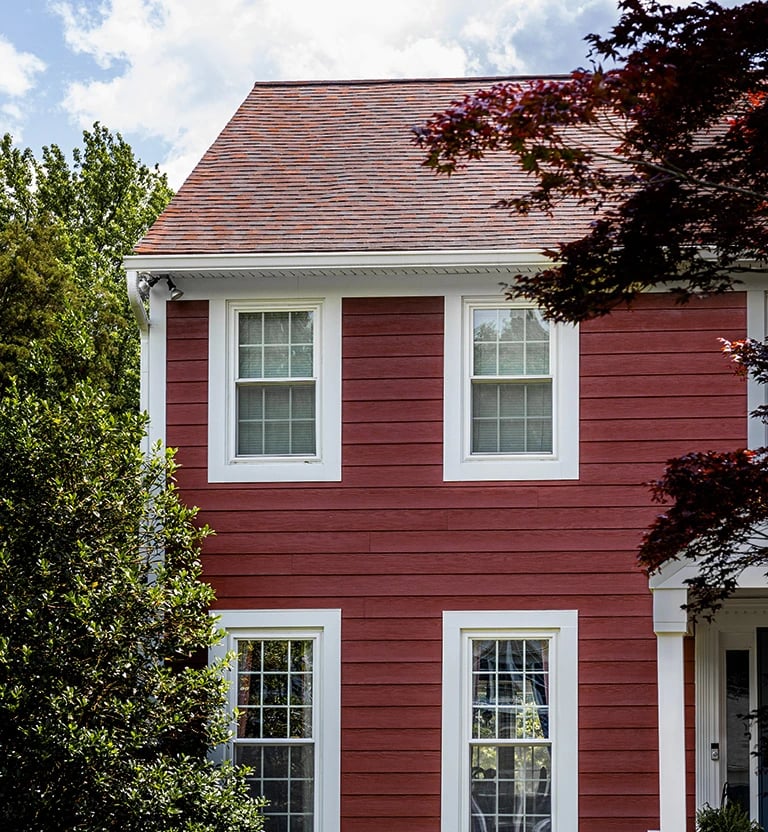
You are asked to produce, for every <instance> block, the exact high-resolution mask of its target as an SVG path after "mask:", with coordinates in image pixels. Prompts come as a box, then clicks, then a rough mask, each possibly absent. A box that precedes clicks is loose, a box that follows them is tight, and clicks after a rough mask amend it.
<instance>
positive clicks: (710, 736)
mask: <svg viewBox="0 0 768 832" xmlns="http://www.w3.org/2000/svg"><path fill="white" fill-rule="evenodd" d="M761 708H768V599H765V600H763V599H761V600H759V601H758V600H749V601H747V600H743V601H734V602H731V603H729V604H728V606H727V607H725V608H724V609H723V610H721V611H720V612H719V613H718V614H717V616H716V618H715V620H714V621H713V622H711V623H699V624H698V625H697V627H696V797H697V805H698V806H701V805H702V804H704V803H709V804H710V805H712V806H717V805H719V803H720V801H721V799H722V796H723V795H727V797H728V798H729V799H730V800H732V801H735V802H737V803H740V804H741V805H742V806H743V807H744V808H745V809H747V811H749V813H750V815H751V817H753V818H756V819H757V820H759V821H760V823H761V824H762V825H763V826H766V825H768V753H766V752H768V719H763V720H757V719H756V718H754V715H755V713H756V711H758V710H759V709H761ZM750 715H751V716H750Z"/></svg>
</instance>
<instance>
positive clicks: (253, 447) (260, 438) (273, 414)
mask: <svg viewBox="0 0 768 832" xmlns="http://www.w3.org/2000/svg"><path fill="white" fill-rule="evenodd" d="M315 437H316V425H315V385H314V384H312V383H308V384H296V385H291V384H274V385H249V386H247V387H246V386H242V387H239V388H238V440H237V452H238V454H241V455H253V456H259V455H270V456H289V455H292V454H293V455H301V456H305V455H306V456H309V455H312V454H315V453H316V438H315Z"/></svg>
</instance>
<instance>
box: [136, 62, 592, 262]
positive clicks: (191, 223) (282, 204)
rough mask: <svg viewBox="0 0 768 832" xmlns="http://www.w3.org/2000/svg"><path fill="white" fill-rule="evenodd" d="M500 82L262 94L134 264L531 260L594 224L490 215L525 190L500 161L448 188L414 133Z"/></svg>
mask: <svg viewBox="0 0 768 832" xmlns="http://www.w3.org/2000/svg"><path fill="white" fill-rule="evenodd" d="M498 80H501V79H479V78H475V79H466V78H464V79H457V80H415V81H350V82H306V83H299V82H291V83H288V82H284V83H257V84H256V85H254V87H253V89H252V91H251V93H250V94H249V95H248V97H247V98H246V99H245V101H244V102H243V104H242V105H241V106H240V108H239V109H238V110H237V112H236V113H235V114H234V116H233V117H232V119H231V120H230V122H229V124H227V126H226V127H225V128H224V130H223V131H222V132H221V134H220V135H219V137H218V138H217V139H216V141H215V142H214V143H213V145H212V146H211V148H210V149H209V150H208V152H207V153H206V154H205V155H204V156H203V158H202V159H201V161H200V162H199V164H198V165H197V167H196V168H195V169H194V171H193V172H192V173H191V174H190V176H189V178H188V179H187V180H186V182H185V183H184V184H183V185H182V187H181V188H180V189H179V191H178V193H177V194H176V196H175V198H174V199H173V200H172V202H171V203H170V205H169V206H168V207H167V208H166V210H165V211H164V212H163V214H162V215H161V216H160V217H159V219H158V220H157V222H156V223H155V224H154V225H153V227H152V228H151V229H150V230H149V232H148V233H147V235H146V236H145V237H144V239H143V240H141V241H140V242H139V244H138V245H137V246H136V249H135V252H136V253H137V254H149V255H153V254H157V255H163V254H166V255H167V254H224V253H227V254H248V253H266V252H290V251H303V252H333V251H347V252H350V251H395V250H406V251H408V250H410V251H418V250H430V249H436V250H441V249H442V250H445V249H531V248H534V249H535V248H543V247H546V246H551V245H553V244H554V243H556V242H557V241H559V240H562V239H564V238H565V237H573V236H574V234H575V233H576V232H577V231H579V230H580V231H582V232H583V231H584V228H585V224H586V222H587V220H588V219H589V217H585V216H584V215H583V212H579V211H578V210H575V209H573V208H572V209H563V210H561V211H559V212H558V214H557V216H556V218H555V219H549V218H547V217H543V216H540V215H538V216H530V217H520V216H517V215H510V214H509V213H508V212H507V211H502V210H499V209H494V208H492V207H491V206H492V205H493V203H494V202H495V201H496V200H498V199H500V198H501V197H507V196H510V195H511V193H512V192H513V190H515V189H516V188H515V185H517V190H520V189H521V188H522V187H525V175H524V174H523V173H522V172H521V171H520V170H519V169H518V168H517V167H516V166H515V164H514V160H512V159H511V158H510V157H507V156H505V155H501V154H499V155H491V156H489V157H487V158H486V159H485V160H484V161H482V162H480V163H475V164H473V165H471V166H470V167H469V168H468V169H467V170H464V171H461V172H459V173H456V174H454V175H453V176H451V177H446V176H436V175H435V174H434V173H433V172H432V171H430V170H427V169H426V168H423V167H421V159H422V155H423V154H422V152H421V151H420V150H419V149H418V148H417V147H415V146H414V145H413V143H412V141H411V132H410V131H411V128H412V127H413V126H414V125H416V124H418V123H420V122H422V121H423V120H424V119H426V118H428V117H429V116H430V115H432V114H433V113H435V112H437V111H439V110H442V109H444V108H445V107H447V106H448V105H449V104H450V103H451V102H452V101H453V100H454V99H457V98H462V97H463V96H464V95H466V94H468V93H473V92H475V91H476V90H478V89H480V88H482V87H487V86H489V85H490V84H491V83H493V82H495V81H498Z"/></svg>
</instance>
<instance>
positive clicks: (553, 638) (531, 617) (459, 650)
mask: <svg viewBox="0 0 768 832" xmlns="http://www.w3.org/2000/svg"><path fill="white" fill-rule="evenodd" d="M477 638H499V639H514V638H521V639H522V638H525V639H549V641H550V652H549V668H550V689H549V694H550V703H551V705H550V712H549V713H550V737H551V738H552V831H551V832H569V830H572V829H574V828H575V824H576V823H577V821H576V818H578V701H577V693H578V612H577V611H576V610H509V611H506V610H505V611H480V612H478V611H455V612H444V613H443V722H442V765H441V769H442V771H441V780H442V782H441V826H440V829H441V832H469V830H470V802H469V796H470V782H471V779H470V775H471V772H470V766H469V763H470V760H469V756H470V755H469V746H470V739H471V701H472V688H471V683H472V678H471V677H472V674H471V668H472V657H471V640H472V639H477Z"/></svg>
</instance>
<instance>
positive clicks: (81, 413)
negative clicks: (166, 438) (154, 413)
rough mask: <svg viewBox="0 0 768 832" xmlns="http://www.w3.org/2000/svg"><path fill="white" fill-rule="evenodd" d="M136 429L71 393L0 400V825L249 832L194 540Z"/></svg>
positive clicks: (165, 471) (189, 518)
mask: <svg viewBox="0 0 768 832" xmlns="http://www.w3.org/2000/svg"><path fill="white" fill-rule="evenodd" d="M143 430H144V422H143V420H142V419H141V418H140V417H138V416H135V415H134V416H132V415H126V414H122V415H118V414H115V413H114V412H113V410H112V408H111V406H110V403H109V401H108V399H107V397H106V396H105V394H104V393H101V392H99V393H94V392H93V391H92V390H91V389H90V388H89V387H88V386H86V385H81V386H79V387H78V388H76V389H75V390H73V391H72V393H71V396H70V397H69V398H68V399H65V400H63V401H57V400H55V399H54V400H50V399H49V400H45V399H42V398H40V397H39V396H37V395H34V394H29V393H26V394H21V393H17V392H16V391H15V390H14V389H10V390H9V391H7V393H6V395H5V396H4V397H3V398H2V400H0V479H1V480H2V482H3V489H2V493H1V494H0V598H2V615H0V749H1V750H2V755H0V759H1V760H2V762H1V763H0V828H3V829H9V830H10V829H13V830H14V831H15V832H25V831H26V830H28V831H29V832H47V831H48V830H50V832H62V830H72V832H74V830H78V832H80V831H81V830H82V832H91V831H92V832H97V830H98V832H106V830H115V832H118V830H119V832H131V831H132V830H134V831H135V832H152V831H153V830H157V832H170V830H184V832H249V831H250V830H259V829H261V823H262V820H261V816H260V813H259V811H258V808H259V807H258V804H257V802H255V801H252V800H250V799H249V798H248V797H247V796H246V790H245V786H244V783H243V780H242V778H241V777H240V776H239V775H237V774H236V773H235V772H234V771H233V770H232V769H231V768H230V767H226V766H225V767H221V768H220V767H217V766H215V765H214V764H213V763H212V762H210V761H209V760H208V759H207V757H206V755H207V753H208V752H209V751H210V750H211V749H212V748H213V747H214V746H215V745H216V744H218V743H220V742H222V741H224V740H225V739H226V736H227V719H226V716H225V712H224V702H225V690H226V686H225V684H224V682H223V679H222V675H221V670H222V668H221V667H217V666H212V667H206V666H200V665H201V663H200V662H199V661H198V662H195V658H196V657H197V656H198V654H199V653H200V652H201V651H204V650H205V649H206V648H207V647H209V646H210V645H211V644H212V643H214V642H215V641H216V640H217V635H216V633H215V628H214V625H213V621H212V619H211V618H210V617H209V615H208V612H207V610H208V608H209V606H210V604H211V601H212V591H211V589H210V587H209V586H207V585H206V584H205V583H202V582H201V581H199V580H198V579H199V576H200V563H199V559H198V555H199V546H200V542H201V540H202V539H203V538H204V537H205V535H206V534H207V530H206V529H199V528H196V527H195V524H194V522H193V520H194V511H192V510H190V509H188V508H186V507H185V506H184V505H183V504H182V503H181V502H180V501H179V499H178V496H177V493H176V491H175V489H174V486H173V484H172V479H170V477H171V475H172V473H173V464H172V462H171V460H170V458H169V457H162V456H158V457H155V458H153V459H151V460H150V461H146V460H145V459H144V458H143V456H142V454H141V452H140V450H139V445H140V440H141V437H142V433H143Z"/></svg>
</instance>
